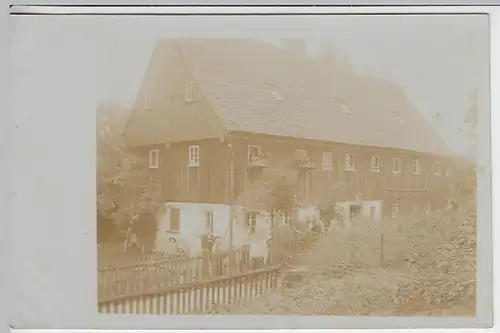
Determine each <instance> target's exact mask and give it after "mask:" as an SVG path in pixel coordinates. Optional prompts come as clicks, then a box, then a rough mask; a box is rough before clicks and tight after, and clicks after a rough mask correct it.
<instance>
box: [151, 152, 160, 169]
mask: <svg viewBox="0 0 500 333" xmlns="http://www.w3.org/2000/svg"><path fill="white" fill-rule="evenodd" d="M159 155H160V153H159V151H158V149H153V150H150V151H149V168H150V169H157V168H158V164H159Z"/></svg>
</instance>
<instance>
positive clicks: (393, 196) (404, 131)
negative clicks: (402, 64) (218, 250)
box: [126, 39, 449, 243]
mask: <svg viewBox="0 0 500 333" xmlns="http://www.w3.org/2000/svg"><path fill="white" fill-rule="evenodd" d="M126 139H127V142H128V144H129V145H130V146H131V147H133V148H134V149H136V151H138V152H140V153H141V154H144V156H147V157H148V158H149V161H150V163H149V168H150V169H151V171H152V172H154V173H155V176H156V177H157V179H158V181H159V182H161V184H162V186H160V191H161V195H162V197H163V198H164V200H165V205H166V207H167V209H166V213H165V215H164V216H165V218H164V219H162V221H161V222H160V233H161V234H165V235H168V234H176V233H178V234H179V235H181V236H183V237H188V238H189V237H191V238H190V242H192V243H196V242H197V240H196V239H195V238H194V237H195V236H192V235H195V234H198V233H202V232H204V230H207V229H210V230H213V231H214V232H215V233H217V234H219V235H220V236H222V237H224V236H227V235H228V234H229V235H231V236H230V237H233V240H232V241H233V242H234V241H235V239H236V238H238V237H240V236H237V235H240V233H244V232H248V231H251V230H252V228H255V224H256V223H257V221H259V218H258V216H259V214H257V213H255V212H252V211H246V210H245V208H244V207H236V208H235V202H236V199H237V198H238V197H239V196H241V195H242V193H244V192H245V191H246V190H248V189H249V188H250V187H251V184H252V182H254V181H256V180H257V179H259V177H262V175H263V174H264V173H265V172H267V171H268V170H270V169H273V168H274V169H282V170H292V171H293V172H295V175H296V177H297V183H298V190H297V199H298V200H299V201H302V202H318V201H321V200H323V201H324V200H327V201H328V200H330V201H331V202H332V203H333V202H337V203H339V204H341V205H344V207H345V211H346V212H347V216H348V217H349V216H355V215H358V214H364V215H370V216H372V217H373V218H375V219H380V218H381V217H382V216H392V215H396V214H398V213H400V212H403V211H407V212H409V211H417V210H423V209H425V208H429V207H437V206H440V205H444V204H445V202H446V198H444V197H443V191H444V188H445V187H446V183H447V177H446V173H445V170H446V168H447V163H448V162H447V161H448V157H447V156H448V155H449V152H448V149H447V147H446V145H445V144H444V143H443V141H442V140H441V139H440V138H439V137H438V135H437V134H436V133H434V132H433V131H432V129H431V127H430V126H429V125H428V124H427V123H426V122H425V121H424V120H423V119H422V118H421V116H420V114H419V112H418V111H417V110H415V108H414V107H413V105H412V104H411V103H410V101H409V99H408V98H407V96H406V95H405V92H404V91H403V89H402V88H401V87H399V86H397V85H395V84H394V83H391V82H386V81H384V80H382V79H377V78H373V77H370V76H367V75H363V74H359V73H356V72H353V71H352V70H350V69H343V68H333V67H332V66H330V65H328V62H325V61H324V60H323V59H322V58H319V57H318V58H313V57H310V56H308V55H307V54H306V52H305V43H304V42H302V41H300V40H285V41H284V42H283V44H282V45H273V44H268V43H265V42H261V41H257V40H248V39H186V40H162V41H160V42H158V44H157V46H156V48H155V50H154V52H153V55H152V58H151V60H150V63H149V66H148V69H147V72H146V74H145V77H144V81H143V83H142V85H141V88H140V90H139V93H138V95H137V99H136V103H135V105H134V108H133V113H132V116H131V118H130V120H129V123H128V125H127V130H126ZM325 198H327V199H325ZM231 207H233V208H231ZM231 209H234V210H235V212H236V213H235V215H236V216H237V218H236V223H228V221H230V220H231V219H230V216H234V215H233V214H232V210H231ZM167 212H168V213H167ZM262 223H264V222H262ZM188 235H191V236H188ZM240 238H241V237H240Z"/></svg>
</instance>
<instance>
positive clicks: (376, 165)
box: [370, 156, 380, 172]
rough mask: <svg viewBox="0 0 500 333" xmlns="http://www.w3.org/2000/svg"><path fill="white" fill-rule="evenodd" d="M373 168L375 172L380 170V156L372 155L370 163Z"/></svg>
mask: <svg viewBox="0 0 500 333" xmlns="http://www.w3.org/2000/svg"><path fill="white" fill-rule="evenodd" d="M370 165H371V169H372V171H374V172H380V157H379V156H372V161H371V163H370Z"/></svg>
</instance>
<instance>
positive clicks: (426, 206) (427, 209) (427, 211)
mask: <svg viewBox="0 0 500 333" xmlns="http://www.w3.org/2000/svg"><path fill="white" fill-rule="evenodd" d="M424 210H425V213H430V211H431V205H430V204H428V203H427V204H425V206H424Z"/></svg>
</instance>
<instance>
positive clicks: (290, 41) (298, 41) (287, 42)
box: [281, 38, 307, 56]
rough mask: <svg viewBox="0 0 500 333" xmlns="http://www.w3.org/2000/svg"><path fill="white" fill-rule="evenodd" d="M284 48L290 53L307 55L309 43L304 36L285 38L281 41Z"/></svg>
mask: <svg viewBox="0 0 500 333" xmlns="http://www.w3.org/2000/svg"><path fill="white" fill-rule="evenodd" d="M281 44H282V48H283V49H284V50H286V51H287V53H289V54H293V55H296V56H305V55H307V43H306V41H305V40H304V39H302V38H284V39H282V41H281Z"/></svg>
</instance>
